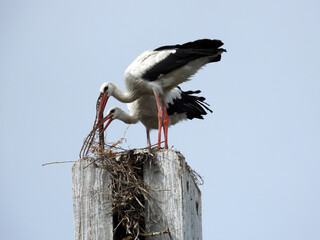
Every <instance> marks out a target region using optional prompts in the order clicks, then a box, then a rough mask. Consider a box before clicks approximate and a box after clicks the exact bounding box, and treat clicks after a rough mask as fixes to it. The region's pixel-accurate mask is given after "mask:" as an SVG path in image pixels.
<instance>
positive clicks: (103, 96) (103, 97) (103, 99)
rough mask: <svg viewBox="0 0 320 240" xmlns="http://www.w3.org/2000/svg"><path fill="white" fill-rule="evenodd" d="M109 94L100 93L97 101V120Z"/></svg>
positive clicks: (99, 118) (101, 113) (101, 116)
mask: <svg viewBox="0 0 320 240" xmlns="http://www.w3.org/2000/svg"><path fill="white" fill-rule="evenodd" d="M108 99H109V96H108V95H107V94H105V93H101V94H100V96H99V98H98V102H99V109H98V122H99V121H100V120H101V119H102V118H103V111H104V109H105V107H106V105H107V102H108Z"/></svg>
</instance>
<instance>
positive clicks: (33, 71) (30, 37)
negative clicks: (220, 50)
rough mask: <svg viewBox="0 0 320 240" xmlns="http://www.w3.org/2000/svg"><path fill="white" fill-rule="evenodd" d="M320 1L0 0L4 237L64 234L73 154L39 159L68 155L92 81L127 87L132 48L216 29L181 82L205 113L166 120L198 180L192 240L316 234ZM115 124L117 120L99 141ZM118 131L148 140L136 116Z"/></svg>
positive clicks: (75, 149) (92, 98)
mask: <svg viewBox="0 0 320 240" xmlns="http://www.w3.org/2000/svg"><path fill="white" fill-rule="evenodd" d="M319 5H320V4H319V1H308V0H304V1H292V0H291V1H289V0H288V1H279V0H277V1H274V0H271V1H263V2H262V1H248V0H242V1H164V0H162V1H98V0H94V1H83V0H80V1H79V0H77V1H70V0H60V1H47V0H38V1H36V0H29V1H18V0H10V1H9V0H7V1H1V2H0V34H1V38H0V79H1V85H0V86H1V87H0V89H1V95H0V96H1V101H0V104H1V113H2V114H1V118H0V126H1V139H0V146H1V147H0V156H1V168H0V184H1V185H0V186H1V198H0V232H1V238H2V239H14V240H16V239H19V240H20V239H24V240H29V239H30V240H43V239H46V240H56V239H59V240H64V239H66V240H67V239H68V240H69V239H72V238H73V212H72V211H73V209H72V207H73V206H72V185H71V167H72V164H60V165H51V166H47V167H42V166H41V164H42V163H46V162H53V161H66V160H76V159H77V158H78V153H79V150H80V147H81V145H82V141H83V139H84V138H85V136H86V135H87V133H88V132H89V131H90V129H91V127H92V122H93V120H94V115H95V103H96V99H97V96H98V90H99V87H100V85H101V84H102V83H103V82H105V81H112V82H115V83H116V84H118V85H119V86H120V87H122V88H124V82H123V72H124V70H125V68H126V67H127V66H128V65H129V64H130V62H131V61H132V60H134V59H135V57H136V56H137V55H138V54H140V53H141V52H142V51H144V50H147V49H153V48H156V47H159V46H162V45H167V44H176V43H183V42H187V41H191V40H196V39H199V38H217V39H221V40H222V41H223V42H224V43H225V48H226V49H227V50H228V52H227V53H226V54H224V56H223V58H222V61H221V62H219V63H214V64H210V65H209V66H207V67H205V68H204V69H202V70H201V71H200V72H199V73H198V74H197V75H196V76H195V77H194V78H193V80H192V81H190V82H188V83H185V84H183V85H182V87H183V89H185V90H188V89H201V90H202V94H203V96H205V97H206V98H207V102H208V103H210V104H211V107H212V108H213V110H214V113H213V114H211V115H207V116H206V117H205V120H203V121H200V120H198V121H197V120H194V121H191V122H183V123H181V124H179V125H176V126H174V127H172V128H170V129H169V146H173V148H174V149H177V150H179V151H180V152H181V153H182V154H183V155H184V156H185V157H186V159H187V161H188V163H189V165H190V166H191V167H192V168H193V169H194V170H196V171H197V172H198V173H199V174H200V175H201V176H203V178H204V180H205V184H204V186H202V187H201V190H202V204H203V207H202V209H203V213H202V214H203V236H204V238H203V239H205V240H207V239H219V240H234V239H240V240H257V239H259V240H261V239H262V240H267V239H268V240H269V239H272V240H278V239H279V240H280V239H281V240H283V239H290V240H298V239H299V240H300V239H308V240H318V239H320V228H319V226H320V204H319V203H320V192H319V189H320V163H319V161H320V147H319V146H320V140H319V135H320V131H319V122H320V108H319V107H320V106H319V105H320V104H319V103H320V97H319V90H320V83H319V81H320V67H319V63H320V47H319V43H320V28H319V23H320V14H319V12H320V6H319ZM112 106H120V107H123V108H125V109H126V106H125V105H124V104H120V103H117V102H116V101H115V100H110V101H109V103H108V106H107V109H108V108H109V107H112ZM125 129H126V125H125V124H123V123H120V122H114V123H113V124H112V126H111V127H110V131H109V132H108V135H107V140H108V141H117V140H118V139H119V138H120V137H122V135H123V133H124V131H125ZM151 137H152V142H155V141H156V135H155V132H154V133H153V134H152V136H151ZM126 138H127V142H126V143H125V144H124V146H125V147H128V148H136V147H145V145H146V137H145V131H144V127H143V126H142V125H141V124H138V125H134V126H131V127H130V128H129V129H128V131H127V134H126Z"/></svg>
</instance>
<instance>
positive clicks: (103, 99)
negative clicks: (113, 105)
mask: <svg viewBox="0 0 320 240" xmlns="http://www.w3.org/2000/svg"><path fill="white" fill-rule="evenodd" d="M113 89H114V85H113V84H112V83H110V82H105V83H104V84H102V86H101V87H100V95H99V98H98V101H97V110H98V119H100V120H101V119H102V117H103V111H104V109H105V107H106V105H107V102H108V99H109V97H110V96H111V95H112V93H113Z"/></svg>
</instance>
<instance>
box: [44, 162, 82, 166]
mask: <svg viewBox="0 0 320 240" xmlns="http://www.w3.org/2000/svg"><path fill="white" fill-rule="evenodd" d="M72 162H76V161H63V162H49V163H44V164H42V167H43V166H47V165H51V164H58V163H72Z"/></svg>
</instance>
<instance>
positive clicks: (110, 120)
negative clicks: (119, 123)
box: [97, 114, 114, 136]
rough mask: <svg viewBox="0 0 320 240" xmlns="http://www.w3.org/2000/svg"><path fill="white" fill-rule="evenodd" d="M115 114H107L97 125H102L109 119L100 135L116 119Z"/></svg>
mask: <svg viewBox="0 0 320 240" xmlns="http://www.w3.org/2000/svg"><path fill="white" fill-rule="evenodd" d="M112 117H113V115H112V114H110V115H108V116H106V117H105V118H104V119H102V121H101V122H100V123H99V125H98V126H97V127H100V126H101V125H102V124H103V123H104V122H106V121H107V120H109V121H108V122H107V124H106V126H105V127H104V128H103V130H102V131H101V132H100V134H99V136H101V135H102V134H103V132H104V131H105V130H106V129H107V127H108V126H109V125H110V123H111V122H112V121H113V120H114V119H113V118H112Z"/></svg>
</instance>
